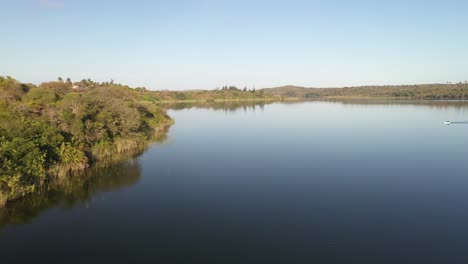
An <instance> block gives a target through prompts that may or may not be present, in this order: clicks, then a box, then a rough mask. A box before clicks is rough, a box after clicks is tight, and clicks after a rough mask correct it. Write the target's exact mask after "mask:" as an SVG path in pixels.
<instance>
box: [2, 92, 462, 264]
mask: <svg viewBox="0 0 468 264" xmlns="http://www.w3.org/2000/svg"><path fill="white" fill-rule="evenodd" d="M178 108H180V109H177V110H170V111H169V113H170V115H171V116H172V117H173V118H174V119H175V120H176V123H175V125H174V126H173V127H172V128H171V130H170V132H169V135H168V138H167V140H166V142H165V143H163V144H154V145H152V146H151V147H150V148H149V149H148V150H147V151H146V152H144V153H143V154H141V155H140V156H138V157H136V158H134V159H131V160H129V161H127V162H122V163H119V164H116V165H114V166H112V167H110V168H106V169H100V170H97V171H96V172H94V173H93V174H92V175H90V176H89V177H88V178H86V179H87V180H77V182H75V183H73V182H71V183H68V184H67V185H66V186H67V189H66V191H63V190H62V191H51V192H49V193H47V194H41V195H37V196H34V197H28V198H26V199H23V200H20V201H18V202H15V203H11V204H10V205H8V208H6V209H3V211H2V210H0V219H1V222H0V261H1V263H33V262H37V261H40V263H242V264H243V263H468V250H467V249H468V125H465V124H457V125H451V126H445V125H444V124H443V122H444V121H445V120H452V121H467V120H468V104H467V103H461V102H458V103H450V102H437V103H409V102H374V101H368V102H361V101H354V102H323V101H322V102H321V101H312V102H304V103H273V104H265V105H260V106H255V107H253V106H252V105H250V106H246V107H237V106H226V107H223V106H221V107H214V108H197V107H192V108H190V107H189V108H184V107H180V106H179V107H178ZM358 261H359V262H358Z"/></svg>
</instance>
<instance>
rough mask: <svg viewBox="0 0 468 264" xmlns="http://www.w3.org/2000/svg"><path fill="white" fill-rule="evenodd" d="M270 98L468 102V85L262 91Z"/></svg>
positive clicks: (303, 88)
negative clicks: (369, 98)
mask: <svg viewBox="0 0 468 264" xmlns="http://www.w3.org/2000/svg"><path fill="white" fill-rule="evenodd" d="M261 91H263V92H264V93H265V94H267V95H270V96H280V97H292V98H326V97H361V98H362V97H391V98H401V99H426V100H466V99H468V84H467V83H466V82H464V83H461V82H460V83H457V84H421V85H400V86H360V87H345V88H305V87H298V86H283V87H277V88H269V89H262V90H261Z"/></svg>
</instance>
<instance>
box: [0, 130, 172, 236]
mask: <svg viewBox="0 0 468 264" xmlns="http://www.w3.org/2000/svg"><path fill="white" fill-rule="evenodd" d="M168 130H169V127H165V128H164V129H162V130H161V131H159V132H158V133H156V134H155V135H154V138H153V140H152V141H153V142H154V143H157V144H163V143H164V142H166V140H168ZM147 149H148V146H147V145H146V146H140V147H139V148H137V149H134V150H133V151H130V152H127V153H123V154H119V155H113V156H111V157H109V158H107V159H106V160H102V161H100V162H99V163H97V164H96V165H95V166H94V167H92V168H91V169H89V170H88V171H87V172H85V173H84V174H82V175H70V176H69V177H62V178H57V179H55V180H53V182H52V183H51V184H50V186H49V187H48V189H47V190H42V191H41V192H40V193H36V194H32V195H29V196H27V197H25V198H23V199H18V200H16V201H12V202H9V203H8V204H7V206H6V207H5V208H0V230H1V229H2V228H4V227H5V226H7V225H10V224H23V223H28V222H30V221H31V220H33V219H34V218H36V217H37V216H39V214H40V213H41V212H43V211H45V210H48V209H50V208H54V207H62V208H73V207H75V206H79V205H89V204H90V203H92V200H93V197H95V196H96V195H97V194H99V193H102V192H111V191H116V190H119V189H122V188H124V187H128V186H132V185H134V184H135V183H137V182H138V180H139V179H140V176H141V165H140V162H139V160H138V157H139V156H140V155H141V154H142V153H144V152H145V151H146V150H147Z"/></svg>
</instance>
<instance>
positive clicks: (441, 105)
mask: <svg viewBox="0 0 468 264" xmlns="http://www.w3.org/2000/svg"><path fill="white" fill-rule="evenodd" d="M304 102H309V103H314V102H316V103H317V102H328V103H335V104H343V105H356V106H358V105H387V106H405V105H407V106H410V105H411V106H422V107H429V108H431V109H449V108H451V109H456V110H458V111H462V112H468V101H455V100H452V101H449V100H405V99H378V98H369V99H364V98H356V99H353V98H343V99H339V98H338V99H337V98H333V99H310V100H286V101H225V102H196V103H183V102H182V103H167V104H164V105H163V107H164V108H166V109H172V110H183V109H192V108H194V109H197V108H204V109H212V110H222V111H225V112H235V111H237V110H240V109H242V110H244V111H245V112H246V111H249V110H253V111H255V110H257V109H260V110H262V111H263V109H264V107H265V106H266V105H269V104H273V103H277V104H301V103H304Z"/></svg>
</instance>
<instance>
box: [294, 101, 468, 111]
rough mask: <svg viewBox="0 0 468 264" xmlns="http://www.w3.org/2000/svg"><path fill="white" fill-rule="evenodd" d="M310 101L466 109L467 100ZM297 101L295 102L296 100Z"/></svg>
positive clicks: (467, 108)
mask: <svg viewBox="0 0 468 264" xmlns="http://www.w3.org/2000/svg"><path fill="white" fill-rule="evenodd" d="M310 102H330V103H337V104H343V105H389V106H392V105H394V106H405V105H408V106H426V107H429V108H437V109H446V108H453V109H458V110H463V111H467V110H468V101H463V100H404V99H372V98H371V99H328V100H323V99H322V100H320V99H317V100H310ZM296 103H297V102H296Z"/></svg>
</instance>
